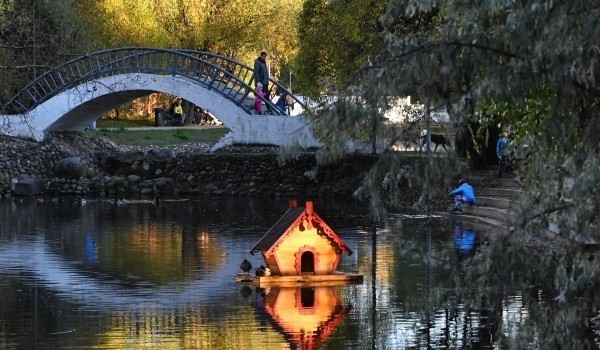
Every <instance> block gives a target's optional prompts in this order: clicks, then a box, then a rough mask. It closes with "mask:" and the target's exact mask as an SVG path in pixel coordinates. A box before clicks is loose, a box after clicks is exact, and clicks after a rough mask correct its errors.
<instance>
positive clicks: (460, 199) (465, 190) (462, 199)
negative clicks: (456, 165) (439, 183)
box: [449, 178, 475, 214]
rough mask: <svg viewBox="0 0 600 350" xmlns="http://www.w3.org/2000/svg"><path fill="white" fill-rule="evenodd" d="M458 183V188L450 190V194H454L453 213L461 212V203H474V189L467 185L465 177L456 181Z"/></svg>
mask: <svg viewBox="0 0 600 350" xmlns="http://www.w3.org/2000/svg"><path fill="white" fill-rule="evenodd" d="M458 184H459V185H460V186H459V187H458V188H456V189H454V190H452V191H451V192H450V194H449V195H450V196H454V209H453V210H452V213H453V214H461V213H462V208H461V207H460V204H461V203H468V204H469V205H475V190H474V189H473V186H471V185H469V183H468V182H467V179H465V178H462V179H460V180H459V181H458Z"/></svg>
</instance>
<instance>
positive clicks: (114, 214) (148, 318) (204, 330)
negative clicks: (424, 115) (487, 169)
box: [0, 199, 528, 349]
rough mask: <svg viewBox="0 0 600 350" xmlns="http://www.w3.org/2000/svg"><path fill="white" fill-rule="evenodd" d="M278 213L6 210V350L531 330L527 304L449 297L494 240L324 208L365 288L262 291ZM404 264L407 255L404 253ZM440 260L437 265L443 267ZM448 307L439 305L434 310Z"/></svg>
mask: <svg viewBox="0 0 600 350" xmlns="http://www.w3.org/2000/svg"><path fill="white" fill-rule="evenodd" d="M287 207H288V203H287V201H284V200H281V201H280V200H275V201H273V200H252V199H201V200H198V199H193V200H182V201H163V202H162V203H161V205H160V206H159V207H156V206H154V205H152V204H151V203H149V202H148V201H146V202H130V203H128V204H125V205H122V206H115V205H113V204H111V203H108V202H102V201H98V202H88V203H87V204H86V205H84V206H81V207H80V206H76V205H75V201H74V200H68V201H66V202H63V203H35V202H30V201H27V200H25V201H23V202H21V201H20V200H13V199H4V200H2V201H1V202H0V229H1V234H0V348H3V349H65V348H72V349H82V348H94V349H290V348H291V349H299V348H305V349H312V348H315V349H316V348H320V349H406V348H411V349H413V348H464V347H470V348H475V349H477V348H497V347H498V344H497V343H496V340H495V338H494V337H493V336H492V334H493V333H495V334H503V335H505V336H508V337H510V336H511V334H512V333H514V331H515V328H514V327H516V324H517V323H516V322H517V321H519V320H522V319H523V318H526V317H527V315H528V312H527V305H526V304H527V303H526V301H525V298H524V297H523V296H522V295H521V293H519V292H514V293H509V294H507V295H505V296H504V297H503V298H502V300H495V301H492V302H491V303H487V305H486V307H481V308H480V307H470V306H467V305H465V304H464V303H463V302H462V301H461V300H460V299H459V298H455V297H452V295H454V292H453V291H455V290H457V289H460V288H462V287H463V286H462V285H461V280H462V276H463V274H462V271H464V268H465V266H464V264H465V263H466V261H467V260H466V258H467V257H468V256H469V255H471V254H473V252H474V250H475V249H478V245H479V242H480V241H481V240H482V237H485V234H486V232H481V231H480V230H477V229H476V228H475V229H474V228H473V227H471V226H469V225H468V224H466V223H463V224H462V226H460V224H459V223H456V222H452V221H450V220H449V219H447V218H446V219H443V218H424V217H418V216H410V215H396V216H394V217H391V218H390V221H389V224H387V225H379V226H377V227H375V226H374V225H372V224H371V222H370V221H369V219H368V216H367V213H366V208H364V207H362V206H361V205H360V204H357V203H353V202H348V201H338V202H336V201H318V202H316V203H315V209H316V211H317V213H319V214H320V215H321V217H322V218H323V219H324V220H325V221H326V222H327V223H328V224H329V226H331V227H332V228H333V229H334V230H335V231H336V232H337V233H338V234H339V235H340V236H341V237H342V239H344V240H345V242H346V244H347V245H348V246H349V247H350V249H352V251H353V252H354V254H352V255H350V256H347V255H346V256H344V257H343V259H342V261H341V263H340V265H339V267H338V269H339V270H342V271H348V272H357V273H360V274H363V275H364V276H365V277H364V281H363V283H362V284H360V285H351V286H343V287H328V288H325V287H321V288H305V289H296V288H293V289H289V288H288V289H278V288H271V289H266V290H257V289H255V288H249V287H244V286H242V285H240V284H238V283H236V282H235V281H234V277H235V274H236V273H237V272H239V265H240V262H241V261H242V260H243V259H244V258H248V259H249V260H250V261H251V262H252V264H253V265H254V266H258V265H260V264H261V263H263V261H262V257H260V256H258V255H256V256H251V255H250V254H249V253H248V252H249V250H250V249H251V248H252V247H253V246H254V244H255V243H256V242H257V241H258V240H259V239H260V238H261V237H262V235H263V234H264V233H265V232H266V231H267V230H268V229H269V228H270V227H271V225H273V224H274V223H275V222H276V221H277V220H278V219H279V217H280V216H281V215H282V214H283V213H284V212H285V211H286V210H287ZM407 251H408V254H407V253H406V252H407ZM440 261H442V263H440ZM440 300H443V302H440Z"/></svg>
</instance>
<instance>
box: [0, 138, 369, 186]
mask: <svg viewBox="0 0 600 350" xmlns="http://www.w3.org/2000/svg"><path fill="white" fill-rule="evenodd" d="M73 157H75V158H74V159H76V160H77V161H79V160H80V167H81V169H80V170H81V171H80V174H76V175H73V174H67V175H64V176H62V175H60V174H64V173H61V172H60V171H57V169H56V168H57V167H56V165H57V164H58V163H59V162H61V160H64V159H65V158H73ZM77 158H78V159H77ZM375 161H377V157H374V156H369V155H352V156H349V157H348V158H346V159H344V160H343V161H342V162H340V163H338V164H335V165H331V166H325V167H320V168H319V171H318V175H317V177H316V179H311V178H309V177H308V176H306V172H307V171H310V170H313V169H314V167H315V164H316V161H315V156H314V154H311V153H306V154H302V155H300V156H299V158H298V159H296V160H293V161H290V162H288V163H286V164H280V163H279V162H278V160H277V155H276V154H275V153H273V152H268V153H243V154H242V153H228V152H223V153H179V154H175V153H174V152H173V151H172V150H164V149H163V150H161V149H149V150H148V151H137V152H121V151H120V150H119V147H118V146H116V145H114V144H113V143H111V142H110V141H107V140H105V139H91V138H88V137H87V136H85V135H84V134H82V133H60V134H58V133H57V134H54V135H53V137H52V138H50V139H49V140H47V141H44V142H43V143H34V142H28V141H23V140H17V139H0V191H1V192H4V193H14V194H16V195H19V194H21V195H25V194H32V195H47V196H56V195H78V196H114V197H133V196H140V195H155V194H160V195H216V196H220V195H223V196H282V197H290V196H328V197H329V196H333V197H343V196H350V195H351V194H352V192H354V190H356V188H357V187H358V186H359V184H360V181H361V179H362V177H363V176H364V174H365V172H366V171H368V169H369V168H370V167H371V166H372V164H373V163H374V162H375ZM23 184H27V186H24V185H23ZM32 184H33V185H35V186H33V185H32Z"/></svg>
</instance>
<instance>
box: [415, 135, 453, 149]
mask: <svg viewBox="0 0 600 350" xmlns="http://www.w3.org/2000/svg"><path fill="white" fill-rule="evenodd" d="M421 139H422V140H423V142H421V146H424V145H425V144H426V143H427V135H423V136H421ZM431 142H433V143H435V149H434V150H433V151H434V152H436V151H437V148H438V146H439V145H442V147H444V150H445V151H446V152H448V149H447V148H446V145H448V147H451V146H452V145H451V144H450V140H448V139H447V138H446V137H445V136H444V135H439V134H431Z"/></svg>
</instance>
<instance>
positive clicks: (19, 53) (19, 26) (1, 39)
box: [0, 0, 98, 102]
mask: <svg viewBox="0 0 600 350" xmlns="http://www.w3.org/2000/svg"><path fill="white" fill-rule="evenodd" d="M74 4H75V0H47V1H29V0H6V1H2V2H1V3H0V74H2V79H0V102H5V101H8V100H9V99H10V98H12V97H13V96H14V94H15V93H16V92H17V91H19V90H20V89H21V88H23V87H24V86H25V85H26V84H28V83H29V82H30V81H32V80H33V79H34V78H35V77H37V76H39V75H41V74H42V73H44V72H45V71H46V70H48V69H49V68H51V67H54V66H56V65H58V64H60V63H63V62H65V61H68V60H70V59H72V58H74V57H76V56H81V55H82V54H84V53H87V52H90V51H93V50H94V48H96V47H98V46H97V41H96V40H95V38H94V37H93V36H92V35H91V31H90V30H89V28H90V26H89V23H88V22H87V21H86V20H85V19H84V18H83V17H82V16H80V15H79V13H78V11H77V10H76V7H75V5H74Z"/></svg>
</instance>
